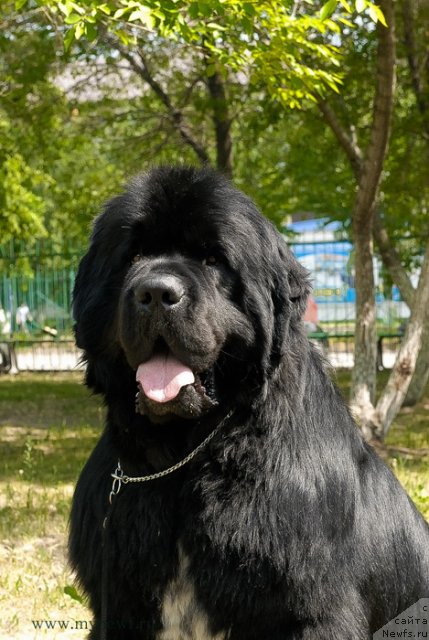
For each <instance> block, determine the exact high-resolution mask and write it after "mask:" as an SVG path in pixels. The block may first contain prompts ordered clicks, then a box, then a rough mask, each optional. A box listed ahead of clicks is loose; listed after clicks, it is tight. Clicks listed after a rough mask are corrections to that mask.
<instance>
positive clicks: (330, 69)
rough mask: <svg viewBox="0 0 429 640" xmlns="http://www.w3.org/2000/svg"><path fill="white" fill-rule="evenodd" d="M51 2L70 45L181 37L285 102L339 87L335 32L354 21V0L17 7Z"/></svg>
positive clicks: (294, 103) (160, 0)
mask: <svg viewBox="0 0 429 640" xmlns="http://www.w3.org/2000/svg"><path fill="white" fill-rule="evenodd" d="M35 3H36V5H39V6H41V7H44V8H46V9H47V10H48V11H49V12H50V14H51V16H52V18H53V19H54V20H56V22H57V24H58V25H59V26H60V27H61V26H64V27H65V34H64V44H65V47H66V49H67V50H68V49H70V48H71V46H72V45H73V43H75V42H76V41H79V40H80V39H81V38H84V39H85V40H87V41H88V42H95V41H97V40H103V38H104V35H105V33H106V31H109V32H111V33H112V34H114V35H115V36H116V37H118V38H119V39H120V40H121V42H122V43H123V44H124V45H125V46H129V47H133V46H136V45H137V44H138V43H139V40H140V38H141V36H142V34H143V37H144V38H145V39H146V40H150V39H151V38H153V37H156V36H158V37H161V38H163V39H167V40H174V41H181V42H184V43H186V44H188V45H190V46H192V47H193V48H194V49H196V50H199V51H200V54H201V55H204V56H206V55H207V52H208V54H209V60H208V62H209V65H208V69H207V72H208V74H210V73H215V71H216V69H217V68H218V66H221V67H224V68H228V69H229V70H232V71H234V72H238V71H242V72H245V73H246V74H250V75H251V76H252V78H253V81H256V82H259V81H261V82H263V84H264V86H265V88H266V90H267V91H268V93H269V94H270V95H272V96H275V97H276V99H277V100H279V101H280V103H281V104H282V105H283V106H288V107H299V106H300V105H301V104H302V102H303V100H304V99H314V98H313V95H314V92H315V91H317V92H322V91H323V90H324V88H326V87H330V88H331V89H334V90H337V87H338V85H339V83H340V81H341V78H340V75H339V73H338V69H337V68H338V66H339V59H340V52H339V49H338V47H337V46H336V45H335V44H334V41H333V38H332V34H334V33H336V34H338V33H339V32H340V27H339V26H338V25H339V24H343V25H344V24H345V25H348V26H349V27H352V26H353V24H352V23H351V22H350V21H349V19H348V18H349V14H350V13H351V11H352V5H351V4H350V3H349V2H347V0H338V1H337V0H328V2H326V3H325V4H323V5H322V6H321V7H320V9H319V10H318V9H317V7H316V6H313V2H306V3H302V4H299V3H293V2H291V1H290V0H289V1H286V2H285V1H284V0H274V1H272V0H270V1H265V0H263V1H261V2H258V3H255V2H251V1H246V0H244V1H243V0H210V1H205V2H200V1H197V0H193V1H191V2H189V1H187V0H186V1H185V0H146V1H145V2H138V1H137V0H106V1H104V2H103V1H102V2H100V1H97V0H80V1H79V2H76V1H75V0H50V1H49V2H47V3H45V2H43V3H42V2H39V1H38V0H17V2H16V6H17V8H22V7H24V6H30V7H31V6H34V4H35ZM354 4H355V8H356V10H357V12H359V13H360V12H363V11H366V10H367V11H368V13H369V15H370V16H371V18H372V19H373V20H374V21H377V20H381V21H382V22H384V18H383V14H382V13H381V11H380V9H379V7H378V6H377V5H375V4H374V3H373V2H370V1H369V0H356V1H355V3H354Z"/></svg>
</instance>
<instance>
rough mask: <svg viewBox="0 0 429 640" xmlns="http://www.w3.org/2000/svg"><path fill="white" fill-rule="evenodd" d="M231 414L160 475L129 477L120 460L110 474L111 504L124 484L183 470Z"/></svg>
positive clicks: (154, 478) (160, 472)
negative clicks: (111, 480) (111, 479)
mask: <svg viewBox="0 0 429 640" xmlns="http://www.w3.org/2000/svg"><path fill="white" fill-rule="evenodd" d="M231 413H232V412H230V413H229V414H228V415H227V416H226V418H225V419H224V420H222V422H220V423H219V424H218V426H217V427H216V428H215V429H213V431H212V432H211V433H209V435H208V436H207V438H205V439H204V440H203V441H202V442H201V443H200V444H199V445H198V447H196V448H195V449H193V451H191V453H188V455H187V456H186V458H183V459H182V460H180V461H179V462H177V463H176V464H174V465H173V466H172V467H168V468H167V469H164V470H163V471H158V473H152V474H150V475H148V476H127V475H126V474H125V473H124V471H123V469H122V467H121V461H120V460H118V466H117V467H116V469H115V471H114V473H112V474H110V475H111V476H112V478H113V482H112V488H111V490H110V494H109V502H110V504H112V501H113V498H114V497H115V496H117V495H118V493H119V492H120V490H121V487H122V485H123V484H128V483H129V482H150V481H151V480H158V478H163V477H164V476H168V475H170V473H174V472H175V471H177V470H178V469H181V468H182V467H183V466H184V465H185V464H187V463H188V462H190V461H191V460H192V459H193V458H195V456H196V455H197V454H198V453H199V452H200V451H201V449H203V448H204V447H205V446H206V444H208V443H209V442H210V440H212V439H213V438H214V437H215V435H216V434H217V433H218V432H219V430H220V428H221V427H222V426H223V424H224V423H225V422H226V420H228V418H229V417H230V416H231Z"/></svg>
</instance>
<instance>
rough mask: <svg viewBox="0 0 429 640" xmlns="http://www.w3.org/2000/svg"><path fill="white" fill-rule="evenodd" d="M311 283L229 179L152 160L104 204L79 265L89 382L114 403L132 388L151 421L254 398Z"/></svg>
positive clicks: (79, 321)
mask: <svg viewBox="0 0 429 640" xmlns="http://www.w3.org/2000/svg"><path fill="white" fill-rule="evenodd" d="M308 292H309V283H308V279H307V274H306V272H305V270H304V269H303V268H302V267H301V266H300V265H299V264H298V263H297V262H296V260H295V259H294V257H293V256H292V254H291V252H290V251H289V250H288V249H287V247H286V245H285V243H284V241H283V239H282V238H281V236H280V235H279V234H278V233H277V232H276V231H275V229H274V227H273V226H272V225H271V224H270V223H269V222H268V221H267V220H266V219H265V218H263V216H261V214H260V213H259V212H258V211H257V209H256V207H255V206H254V204H253V203H252V202H251V201H250V200H249V199H248V198H247V197H246V196H245V195H243V194H242V193H241V192H240V191H238V190H237V189H235V188H234V187H233V186H232V185H231V184H230V183H229V182H228V181H227V180H226V179H224V178H223V177H221V176H219V175H218V174H217V173H215V172H214V171H212V170H209V169H202V170H198V169H193V168H183V167H180V168H169V167H164V168H159V169H155V170H153V171H151V172H149V173H147V174H144V175H142V176H139V177H137V178H136V179H135V180H134V181H133V182H131V184H130V185H129V186H128V188H127V189H126V191H125V193H123V194H122V195H120V196H118V197H116V198H114V199H112V200H111V201H110V202H108V203H107V205H106V207H105V210H104V212H103V213H102V214H101V215H100V216H99V217H98V219H97V220H96V223H95V227H94V231H93V234H92V238H91V244H90V248H89V251H88V253H87V254H86V256H85V257H84V258H83V260H82V262H81V264H80V268H79V272H78V276H77V280H76V285H75V291H74V315H75V319H76V338H77V344H78V346H79V347H81V348H82V349H83V350H84V351H85V356H86V359H87V362H88V371H87V380H88V383H89V385H90V386H92V387H94V388H95V389H96V390H97V391H101V392H103V393H105V395H106V397H108V400H109V398H110V399H112V398H113V399H114V400H115V401H119V400H120V399H121V401H122V400H123V398H124V397H127V398H128V397H129V394H128V393H127V392H125V389H128V387H129V386H130V385H132V388H133V391H134V392H135V391H136V389H137V390H138V395H137V399H136V408H137V411H138V412H139V413H141V414H144V415H146V416H148V417H149V419H150V420H151V421H152V422H164V421H169V420H170V419H171V418H173V417H174V416H181V417H182V418H198V417H200V416H201V415H203V414H204V413H206V412H209V411H210V410H211V409H212V408H213V407H215V406H216V405H217V404H218V403H220V402H230V401H232V400H233V399H234V398H236V397H237V396H240V397H243V395H246V394H247V396H250V397H251V396H252V394H254V393H256V392H257V387H258V385H260V384H261V383H262V382H263V381H264V380H265V379H266V378H267V376H270V375H271V374H272V372H273V371H274V370H275V368H276V367H277V365H278V363H279V361H280V359H281V356H282V353H284V350H287V348H288V347H287V335H288V332H290V331H294V330H295V331H296V330H297V327H298V324H299V321H300V318H301V316H302V314H303V312H304V309H305V305H306V298H307V295H308ZM135 385H137V387H136V386H135ZM121 390H122V398H120V396H121Z"/></svg>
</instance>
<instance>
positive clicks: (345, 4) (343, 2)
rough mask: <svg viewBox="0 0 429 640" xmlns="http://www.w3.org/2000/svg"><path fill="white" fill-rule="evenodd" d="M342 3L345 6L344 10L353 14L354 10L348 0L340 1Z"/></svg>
mask: <svg viewBox="0 0 429 640" xmlns="http://www.w3.org/2000/svg"><path fill="white" fill-rule="evenodd" d="M340 2H341V4H342V5H343V7H344V9H345V10H346V11H347V13H351V12H352V8H351V6H350V4H349V3H348V2H347V0H340Z"/></svg>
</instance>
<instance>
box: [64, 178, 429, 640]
mask: <svg viewBox="0 0 429 640" xmlns="http://www.w3.org/2000/svg"><path fill="white" fill-rule="evenodd" d="M309 289H310V286H309V281H308V276H307V273H306V272H305V270H304V269H303V268H302V267H301V266H300V265H299V264H298V263H297V261H296V260H295V259H294V257H293V256H292V254H291V252H290V251H289V250H288V248H287V247H286V245H285V243H284V241H283V239H282V238H281V236H280V235H279V234H278V233H277V232H276V231H275V229H274V227H273V226H272V225H271V224H270V223H269V222H268V221H267V220H266V219H264V218H263V216H262V215H261V214H260V213H259V212H258V211H257V209H256V208H255V206H254V205H253V204H252V202H251V201H250V200H249V199H248V198H247V197H246V196H245V195H243V194H242V193H241V192H239V191H238V190H236V189H235V188H234V187H233V186H232V185H231V184H230V183H229V182H228V181H226V180H225V179H224V178H222V177H220V176H219V175H218V174H216V173H215V172H214V171H212V170H209V169H203V170H198V169H193V168H183V167H180V168H172V167H164V168H158V169H155V170H153V171H151V172H149V173H148V174H146V175H142V176H140V177H138V178H136V179H135V180H134V181H133V182H131V184H130V185H129V187H128V188H127V190H126V191H125V193H124V194H122V195H120V196H118V197H116V198H114V199H113V200H111V201H110V202H109V203H108V204H107V206H106V207H105V210H104V212H103V213H102V214H101V215H100V217H99V218H98V219H97V221H96V223H95V227H94V231H93V234H92V239H91V244H90V247H89V250H88V253H87V255H86V256H85V257H84V258H83V260H82V262H81V265H80V268H79V273H78V277H77V281H76V287H75V292H74V314H75V319H76V337H77V344H78V345H79V347H81V348H82V349H83V350H84V352H85V358H86V361H87V374H86V382H87V384H88V386H89V387H90V388H92V389H93V390H95V392H98V393H101V394H103V396H104V399H105V403H106V405H107V422H106V428H105V430H104V433H103V435H102V436H101V439H100V441H99V443H98V444H97V446H96V447H95V449H94V451H93V453H92V455H91V457H90V459H89V460H88V462H87V464H86V466H85V468H84V469H83V471H82V474H81V477H80V479H79V482H78V485H77V488H76V493H75V496H74V503H73V509H72V515H71V537H70V556H71V562H72V565H73V567H74V568H75V569H76V572H77V575H78V579H79V581H80V583H81V585H82V586H83V588H84V590H85V592H86V593H87V594H88V596H89V600H90V605H91V608H92V611H93V613H94V625H93V628H92V631H91V633H90V638H92V639H97V640H98V639H99V638H103V639H107V640H122V639H123V640H137V639H139V640H292V639H293V640H298V639H302V640H361V639H367V638H370V637H371V635H372V633H373V632H374V631H376V630H377V629H379V628H380V627H381V626H383V625H384V624H385V623H386V622H387V621H389V620H390V619H391V618H393V617H395V616H396V615H397V614H398V613H399V612H401V611H403V610H404V609H406V608H407V607H409V606H410V605H412V604H413V603H415V602H416V601H418V600H419V598H422V597H428V596H429V527H428V525H427V524H426V522H425V521H424V520H423V518H422V517H421V516H420V515H419V513H418V512H417V510H416V509H415V507H414V506H413V504H412V503H411V501H410V500H409V498H408V497H407V496H406V494H405V493H404V491H403V490H402V488H401V487H400V485H399V484H398V482H397V481H396V479H395V478H394V476H393V475H392V473H391V472H390V471H389V469H388V468H387V467H386V466H385V464H384V463H383V462H382V461H381V460H380V459H379V458H378V457H377V455H376V454H375V453H374V451H373V450H372V449H371V447H370V446H368V444H366V443H365V442H364V441H363V439H362V437H361V435H360V433H359V431H358V429H357V428H356V426H355V424H354V422H353V420H352V418H351V417H350V415H349V413H348V411H347V409H346V407H345V405H344V402H343V401H342V399H341V398H340V397H339V395H338V392H337V390H336V388H335V387H334V385H333V384H332V382H331V380H330V379H329V377H328V375H327V373H326V371H325V365H324V362H323V361H322V358H321V356H320V354H319V352H318V351H317V349H315V348H314V347H313V346H312V345H311V344H310V343H309V341H308V340H307V338H306V336H305V334H304V332H303V327H302V323H301V317H302V315H303V312H304V309H305V306H306V299H307V296H308V293H309ZM163 472H165V473H163ZM112 474H113V476H114V477H113V478H112ZM109 498H110V499H109Z"/></svg>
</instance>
